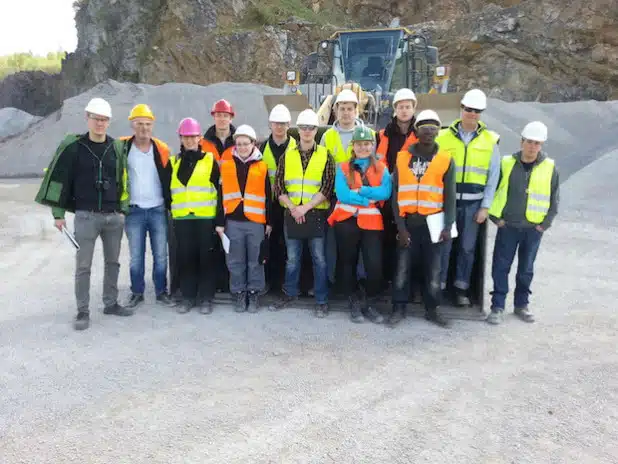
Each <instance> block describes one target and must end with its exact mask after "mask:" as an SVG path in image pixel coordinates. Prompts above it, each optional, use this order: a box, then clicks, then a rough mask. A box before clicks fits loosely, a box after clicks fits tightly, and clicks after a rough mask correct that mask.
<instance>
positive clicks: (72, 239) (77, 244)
mask: <svg viewBox="0 0 618 464" xmlns="http://www.w3.org/2000/svg"><path fill="white" fill-rule="evenodd" d="M62 233H63V234H64V235H65V236H66V238H68V239H69V242H71V245H73V246H74V247H75V249H76V250H79V243H77V240H75V237H74V236H73V234H72V233H71V232H69V231H68V230H67V228H66V227H64V226H63V227H62Z"/></svg>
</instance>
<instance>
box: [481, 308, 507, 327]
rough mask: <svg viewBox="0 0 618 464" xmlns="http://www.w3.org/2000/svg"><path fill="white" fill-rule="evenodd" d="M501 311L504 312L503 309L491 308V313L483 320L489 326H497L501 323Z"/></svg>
mask: <svg viewBox="0 0 618 464" xmlns="http://www.w3.org/2000/svg"><path fill="white" fill-rule="evenodd" d="M503 311H504V310H503V309H499V308H495V309H494V308H492V310H491V312H490V313H489V315H488V316H487V319H485V320H486V321H487V322H488V323H490V324H493V325H498V324H500V323H501V322H502V312H503Z"/></svg>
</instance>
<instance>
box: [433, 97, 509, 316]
mask: <svg viewBox="0 0 618 464" xmlns="http://www.w3.org/2000/svg"><path fill="white" fill-rule="evenodd" d="M486 108H487V97H486V96H485V93H484V92H483V91H482V90H479V89H472V90H470V91H468V92H466V94H465V95H464V97H463V98H462V100H461V118H460V119H457V120H456V121H454V122H453V123H452V124H451V126H450V127H448V128H447V129H442V130H441V131H440V134H439V135H438V138H437V139H436V142H437V143H438V145H440V149H441V150H445V151H447V152H449V153H450V154H451V156H452V157H453V160H454V161H455V167H456V172H455V178H456V182H457V230H458V233H459V239H458V240H457V247H456V250H455V253H456V260H455V263H456V264H455V280H454V282H453V286H454V287H455V302H456V304H457V306H468V305H470V299H469V297H468V294H467V293H468V288H469V287H470V276H471V274H472V267H473V265H474V256H475V250H476V239H477V236H478V232H479V225H480V224H482V223H484V222H485V220H486V219H487V212H488V210H489V207H490V206H491V202H492V200H493V197H494V193H495V191H496V187H497V185H498V176H499V174H500V152H499V150H498V142H499V140H500V136H499V135H498V134H497V133H496V132H494V131H491V130H489V129H488V128H487V125H486V124H485V123H483V122H482V121H481V120H480V117H481V113H482V112H483V111H484V110H485V109H486ZM451 246H452V241H450V240H449V241H448V242H446V243H445V244H444V247H443V249H442V265H441V272H440V274H441V275H440V281H441V282H440V283H441V287H442V289H443V290H444V289H446V286H447V279H448V273H449V262H450V254H451Z"/></svg>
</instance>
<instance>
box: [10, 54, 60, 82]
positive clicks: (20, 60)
mask: <svg viewBox="0 0 618 464" xmlns="http://www.w3.org/2000/svg"><path fill="white" fill-rule="evenodd" d="M65 56H66V52H50V53H48V54H47V55H46V56H39V55H33V54H32V52H29V53H14V54H12V55H5V56H0V79H3V78H4V77H6V76H8V75H9V74H13V73H16V72H19V71H45V72H47V73H50V74H56V73H59V72H60V69H61V66H62V60H63V58H64V57H65Z"/></svg>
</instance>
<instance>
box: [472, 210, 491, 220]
mask: <svg viewBox="0 0 618 464" xmlns="http://www.w3.org/2000/svg"><path fill="white" fill-rule="evenodd" d="M488 211H489V210H488V209H487V208H479V210H478V211H477V212H476V214H475V215H474V220H475V221H476V223H477V224H483V223H484V222H485V221H486V220H487V214H488Z"/></svg>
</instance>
